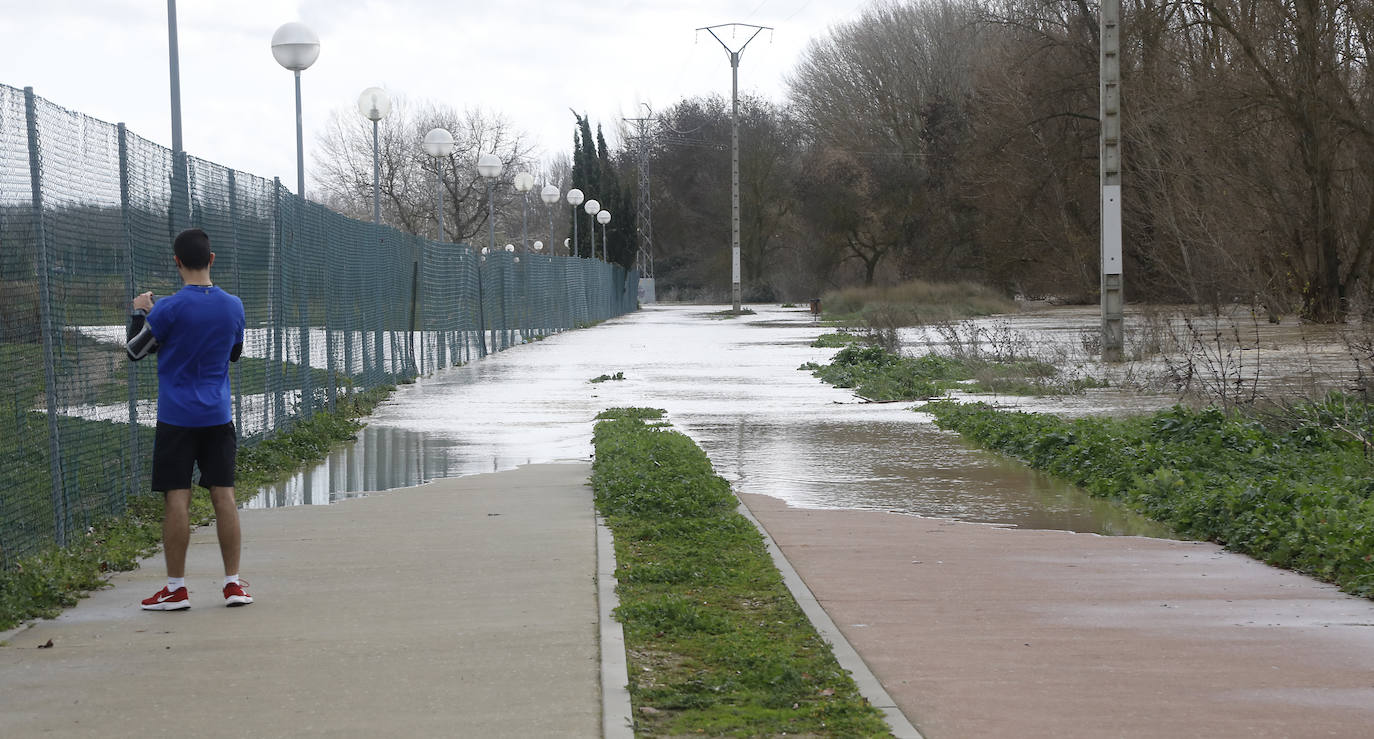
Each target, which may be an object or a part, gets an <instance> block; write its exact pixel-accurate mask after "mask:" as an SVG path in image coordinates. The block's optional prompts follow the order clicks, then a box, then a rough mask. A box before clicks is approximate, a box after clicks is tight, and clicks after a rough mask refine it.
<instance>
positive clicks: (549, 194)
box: [539, 185, 563, 256]
mask: <svg viewBox="0 0 1374 739" xmlns="http://www.w3.org/2000/svg"><path fill="white" fill-rule="evenodd" d="M539 199H540V200H543V201H544V205H547V206H549V255H550V256H552V255H553V206H555V205H557V204H558V201H559V200H562V199H563V193H561V192H559V191H558V185H544V189H542V190H540V191H539Z"/></svg>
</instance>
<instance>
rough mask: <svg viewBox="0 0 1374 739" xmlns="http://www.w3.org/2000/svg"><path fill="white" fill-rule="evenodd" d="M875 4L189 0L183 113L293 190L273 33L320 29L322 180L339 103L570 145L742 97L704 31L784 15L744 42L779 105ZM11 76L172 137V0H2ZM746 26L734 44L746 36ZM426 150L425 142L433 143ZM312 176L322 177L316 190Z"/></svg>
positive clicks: (3, 66) (287, 92)
mask: <svg viewBox="0 0 1374 739" xmlns="http://www.w3.org/2000/svg"><path fill="white" fill-rule="evenodd" d="M867 2H868V0H734V1H733V2H732V1H731V0H639V1H638V2H626V1H621V0H597V1H588V0H560V1H558V2H551V1H546V0H526V1H524V2H507V1H505V0H488V1H487V2H472V1H471V0H450V1H448V2H445V1H444V0H181V1H180V2H178V3H177V20H178V28H179V36H180V44H179V45H180V52H181V53H180V60H181V99H182V102H181V106H182V122H183V123H182V127H183V138H184V141H185V147H186V150H187V151H188V152H190V153H191V154H192V155H194V156H198V157H201V158H203V159H208V160H210V161H214V162H218V163H220V164H224V165H227V166H230V167H233V168H235V169H240V170H244V171H247V172H251V173H253V174H258V175H261V176H264V177H273V176H279V177H281V178H282V182H283V183H284V184H288V185H289V186H290V187H291V188H292V189H294V186H295V181H296V177H295V128H294V127H295V122H294V97H293V95H294V93H293V84H292V80H291V73H290V72H288V71H287V70H285V69H283V68H281V67H280V66H278V65H277V63H276V61H275V60H274V59H273V58H272V53H271V38H272V33H273V32H274V31H275V30H276V29H277V27H278V26H280V25H281V24H282V23H286V22H288V21H302V22H304V23H305V24H306V25H308V26H310V27H311V28H312V29H313V30H314V31H315V32H316V33H317V34H319V36H320V48H321V51H320V57H319V61H317V62H316V63H315V65H314V66H313V67H311V68H310V69H308V70H306V71H305V72H304V73H303V83H302V88H303V107H304V121H305V142H306V170H307V177H308V176H309V170H310V167H311V159H310V157H311V151H312V150H313V148H314V141H315V139H316V136H317V133H318V132H319V131H321V130H322V129H323V127H324V123H325V121H326V119H327V117H328V115H329V113H330V111H331V110H334V109H339V108H345V109H347V110H349V111H352V110H354V109H355V106H356V101H357V98H358V94H359V93H360V92H362V90H363V89H364V88H367V87H370V86H373V85H377V86H381V87H385V88H386V89H388V90H390V91H393V92H397V93H401V94H404V95H406V96H407V97H408V98H411V99H431V100H435V101H437V102H441V103H446V104H448V105H452V106H454V107H456V108H460V109H461V108H466V107H472V106H475V107H480V108H483V109H487V110H491V111H494V112H498V113H500V114H502V115H504V116H505V117H506V118H507V119H508V120H509V121H510V122H511V123H512V124H513V125H514V126H515V127H517V128H518V129H520V130H523V131H525V132H526V133H527V135H528V137H529V140H530V141H531V142H532V143H534V144H535V145H537V146H538V147H539V148H540V149H542V150H543V151H545V152H556V151H567V150H569V149H570V148H571V142H572V133H573V126H574V122H573V118H572V114H571V113H569V108H575V109H577V110H578V111H579V112H582V111H585V112H587V113H589V114H590V115H591V116H592V119H593V122H594V123H602V124H603V125H604V126H605V128H606V133H607V136H608V137H612V138H613V132H614V128H615V126H614V122H615V120H616V119H617V118H619V117H620V116H621V115H626V116H634V115H640V114H641V111H642V110H643V108H641V107H640V103H649V104H650V105H652V106H654V107H655V108H659V109H662V108H666V107H668V106H669V105H672V104H673V103H674V102H676V101H677V100H680V99H681V98H683V97H688V96H693V95H700V94H710V93H720V94H722V95H725V96H728V95H729V94H730V64H729V59H728V57H727V55H726V52H725V50H724V49H722V48H721V46H720V44H719V43H717V42H716V40H715V39H713V38H711V37H710V36H709V35H708V34H706V33H704V32H703V33H701V34H697V33H696V31H695V29H696V28H698V27H701V26H710V25H716V24H724V23H731V22H739V23H752V24H756V25H764V26H772V27H774V29H775V30H774V31H773V32H771V33H770V32H766V31H765V32H764V33H763V34H762V35H760V36H759V37H758V38H756V39H755V40H754V41H753V43H751V44H750V45H749V47H748V48H747V49H746V50H745V52H744V54H743V56H742V61H741V65H740V89H741V91H753V92H757V93H761V94H763V95H766V96H768V97H771V98H774V99H780V98H781V97H782V95H783V92H784V89H785V83H784V78H785V76H786V75H787V74H788V73H789V72H790V70H791V69H792V67H793V65H794V64H795V63H796V61H797V59H798V58H799V56H800V54H801V53H802V51H803V50H804V49H805V47H806V44H807V43H808V42H809V41H810V40H811V39H812V38H814V37H816V36H819V35H821V34H822V33H824V32H825V31H826V29H828V28H829V27H830V26H831V25H833V24H834V23H836V22H839V21H844V20H848V19H850V18H853V17H854V16H855V15H856V14H857V13H858V12H860V10H861V9H862V8H863V7H864V6H865V5H866V4H867ZM0 38H3V39H4V42H3V43H0V70H3V71H2V72H0V83H4V84H7V85H10V86H13V87H20V88H22V87H24V86H32V87H33V88H34V91H35V93H36V94H38V95H40V96H42V97H44V98H47V99H48V100H50V101H52V102H54V103H56V104H58V105H61V106H63V107H66V108H68V109H71V110H75V111H79V112H81V113H85V114H87V115H90V116H93V117H96V118H100V119H102V120H106V121H110V122H118V121H123V122H125V123H127V124H128V126H129V128H130V130H132V131H134V132H135V133H137V134H139V135H141V136H143V137H145V138H148V139H151V140H153V141H155V142H157V143H160V144H163V145H166V146H170V145H171V122H170V121H171V117H170V116H171V114H170V110H171V104H170V102H169V100H170V98H169V83H168V66H167V5H166V3H165V2H163V1H162V0H0ZM746 38H747V36H736V37H735V38H733V39H731V38H730V37H729V36H726V40H727V41H731V42H732V43H736V44H737V43H742V42H743V41H744V40H745V39H746ZM417 146H418V142H417ZM309 188H310V184H309V182H308V181H307V189H309Z"/></svg>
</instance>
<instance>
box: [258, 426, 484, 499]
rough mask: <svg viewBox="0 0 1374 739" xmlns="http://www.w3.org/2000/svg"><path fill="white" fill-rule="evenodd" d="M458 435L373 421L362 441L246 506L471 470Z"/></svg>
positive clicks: (346, 494)
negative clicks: (448, 436)
mask: <svg viewBox="0 0 1374 739" xmlns="http://www.w3.org/2000/svg"><path fill="white" fill-rule="evenodd" d="M472 461H473V460H472V459H470V458H468V454H467V453H466V450H465V449H464V445H463V444H462V442H461V441H460V440H458V439H453V438H445V437H443V436H439V435H433V434H427V433H424V432H420V431H410V430H406V429H401V428H396V427H394V426H368V427H365V428H363V429H362V430H361V431H359V432H358V439H357V441H355V442H353V443H351V444H348V445H346V446H343V447H341V448H339V449H338V450H336V451H335V452H334V453H332V454H330V455H329V457H328V458H327V459H325V460H324V461H323V462H321V463H319V464H318V465H315V466H314V467H312V468H310V469H308V470H305V471H304V472H301V473H299V474H297V475H296V476H295V477H293V478H291V479H290V480H288V481H287V482H284V483H282V484H279V485H272V486H269V487H266V488H263V489H262V490H261V492H259V493H258V495H257V496H256V497H254V498H253V499H252V500H250V501H248V502H247V503H246V504H244V507H245V508H278V507H281V506H296V505H327V504H329V503H333V502H336V501H339V500H344V499H347V498H356V497H358V496H360V495H365V494H367V493H369V492H375V491H379V490H390V489H392V488H398V487H406V486H409V485H419V484H421V483H424V482H428V481H430V480H434V479H436V478H441V477H453V476H457V475H460V474H465V473H468V474H470V470H469V469H468V466H469V465H470V464H471V463H472Z"/></svg>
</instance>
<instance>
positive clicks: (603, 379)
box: [587, 372, 625, 383]
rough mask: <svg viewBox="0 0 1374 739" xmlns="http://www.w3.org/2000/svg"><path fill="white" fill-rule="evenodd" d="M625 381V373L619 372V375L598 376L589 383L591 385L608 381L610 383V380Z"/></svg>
mask: <svg viewBox="0 0 1374 739" xmlns="http://www.w3.org/2000/svg"><path fill="white" fill-rule="evenodd" d="M623 379H625V373H624V372H617V373H615V374H614V375H599V376H597V377H593V378H592V379H590V380H588V381H587V382H590V383H598V382H606V381H608V380H623Z"/></svg>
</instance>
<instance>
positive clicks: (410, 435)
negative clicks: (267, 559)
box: [252, 305, 1348, 536]
mask: <svg viewBox="0 0 1374 739" xmlns="http://www.w3.org/2000/svg"><path fill="white" fill-rule="evenodd" d="M754 309H755V310H756V311H757V315H754V316H746V317H741V318H736V319H727V320H722V319H721V318H719V317H718V316H712V315H710V314H711V313H712V312H713V311H715V310H717V309H716V308H707V307H702V306H665V305H658V306H651V307H649V308H646V309H645V310H642V311H640V312H638V313H635V314H632V315H629V316H625V317H622V318H619V319H616V320H614V321H610V322H608V323H605V324H602V325H600V326H597V327H595V328H592V329H585V330H581V331H574V332H569V333H565V334H561V335H559V336H555V337H552V338H549V339H546V340H544V341H541V342H536V343H533V344H529V345H526V346H521V347H516V348H514V349H512V350H509V351H506V352H502V353H500V354H498V355H494V356H491V357H488V358H486V359H484V360H480V361H478V362H475V363H473V364H470V365H468V366H465V367H460V368H456V369H452V370H448V371H445V372H442V373H438V374H436V375H434V376H431V377H428V378H425V379H423V380H421V381H420V382H418V383H416V384H415V385H410V386H405V387H403V388H401V389H400V390H398V391H397V392H396V394H395V395H394V396H393V399H392V400H391V401H388V402H387V403H385V404H383V406H381V407H380V408H379V409H378V411H377V413H376V414H375V416H374V417H373V418H372V419H370V420H369V426H368V428H367V429H366V430H365V431H364V432H363V434H362V435H361V436H360V439H359V441H358V442H357V443H356V444H355V445H352V446H351V447H349V448H347V449H344V450H340V451H339V452H336V453H335V454H334V455H333V456H332V457H331V458H330V459H329V460H328V461H326V462H325V463H324V464H321V465H319V466H318V467H316V468H315V469H313V470H311V471H310V472H308V473H305V474H303V475H300V476H298V477H297V478H296V479H295V480H293V481H291V482H290V483H288V484H287V485H285V486H279V487H277V488H274V489H272V490H268V491H264V493H263V495H261V496H259V498H258V499H257V500H255V501H254V502H253V503H252V505H254V506H273V505H290V504H301V503H326V502H329V501H331V500H337V499H339V498H341V497H348V496H350V495H354V494H358V493H364V492H366V491H369V490H378V489H387V488H392V487H401V486H405V485H412V484H416V483H418V482H421V481H423V480H428V479H433V478H436V477H444V476H453V475H468V474H477V473H481V472H489V471H493V470H501V469H510V468H512V467H515V466H517V465H520V464H526V463H532V462H536V463H537V462H550V461H558V460H572V459H577V460H585V459H587V458H589V456H590V454H591V452H592V449H591V431H592V419H593V417H594V416H595V415H596V414H597V413H598V412H600V411H601V410H604V409H606V408H609V407H614V406H628V405H636V406H652V407H658V408H663V409H665V410H667V411H668V414H669V418H670V420H671V421H672V423H673V425H674V426H675V427H676V428H678V429H679V430H681V431H683V432H684V433H686V434H688V435H689V436H691V437H692V438H693V439H694V440H695V441H696V442H697V443H698V444H700V445H701V447H702V448H703V449H704V450H705V451H706V453H707V454H708V455H709V456H710V458H711V460H712V462H713V463H714V464H715V466H716V469H717V471H718V472H719V473H720V474H721V475H722V476H723V477H725V478H726V479H727V480H729V481H730V483H731V484H732V485H734V486H735V487H736V489H738V490H740V491H741V492H746V493H761V494H765V495H771V496H774V497H778V498H781V499H783V500H786V501H787V502H788V503H790V504H792V505H797V506H805V507H813V508H854V509H866V510H884V511H897V512H902V513H909V514H914V515H921V516H936V517H947V518H954V519H959V520H964V521H977V522H983V523H989V524H998V525H1011V526H1021V527H1027V528H1040V529H1063V530H1069V531H1081V532H1092V533H1099V534H1140V535H1151V536H1164V535H1167V532H1166V531H1164V530H1163V529H1162V528H1161V527H1159V526H1158V525H1156V524H1153V523H1151V522H1149V521H1147V520H1145V519H1142V518H1141V517H1139V516H1135V515H1132V514H1130V513H1128V512H1125V511H1123V510H1122V509H1120V508H1119V507H1117V506H1115V505H1113V504H1110V503H1107V502H1104V501H1101V500H1098V499H1094V498H1091V497H1089V496H1087V495H1086V494H1085V493H1083V492H1082V491H1080V490H1078V489H1076V488H1075V487H1073V486H1071V485H1066V484H1063V483H1061V482H1058V481H1056V480H1054V479H1052V478H1049V477H1047V476H1045V475H1042V474H1040V473H1037V472H1035V471H1033V470H1030V469H1029V468H1027V467H1025V466H1024V465H1021V464H1019V463H1017V462H1014V461H1010V460H1008V459H1006V458H1004V457H1002V456H1000V455H997V454H993V453H989V452H986V451H983V450H979V449H975V448H972V447H970V446H969V445H967V444H965V443H963V442H962V441H961V440H960V438H959V437H958V435H957V434H953V433H948V432H944V431H941V430H939V429H937V428H935V426H934V425H933V424H932V423H931V419H930V418H929V416H927V415H925V414H921V413H917V412H913V411H912V410H911V409H910V408H911V404H903V403H893V404H873V403H865V402H862V401H860V400H858V399H856V398H855V397H854V396H853V395H852V394H851V393H850V392H849V391H846V390H840V389H836V388H832V387H829V386H827V385H825V384H823V383H821V382H819V381H818V380H816V379H815V378H813V377H811V375H810V373H807V372H801V371H798V370H797V368H798V366H800V365H801V364H802V363H804V362H808V361H814V362H824V361H827V360H828V359H829V358H830V357H831V356H832V355H833V354H834V352H835V350H833V349H815V348H812V347H810V346H809V343H810V342H811V341H812V340H813V339H814V338H815V337H816V336H818V335H819V334H821V333H826V332H827V331H828V329H826V328H824V327H822V326H820V325H818V324H816V323H814V322H813V321H812V319H811V317H810V316H809V314H807V313H806V312H805V311H804V310H796V309H782V308H776V307H757V306H756V307H755V308H754ZM1096 321H1097V318H1096V313H1095V312H1094V311H1093V310H1092V309H1088V308H1063V309H1052V310H1047V311H1041V312H1036V313H1032V314H1029V315H1026V316H1016V317H1012V318H1010V319H1002V318H993V319H983V320H982V321H981V323H982V324H983V325H986V326H989V327H991V328H994V329H999V325H1000V324H999V322H1000V323H1001V324H1009V325H1010V327H1011V328H1013V329H1014V330H1015V332H1020V333H1021V334H1024V338H1023V339H1022V340H1023V341H1028V342H1032V343H1033V344H1034V345H1035V346H1036V347H1038V348H1039V349H1041V350H1043V351H1045V352H1046V353H1047V355H1053V356H1052V357H1051V358H1053V359H1054V360H1055V361H1056V362H1057V363H1060V364H1061V365H1065V364H1067V366H1075V365H1077V366H1081V367H1082V371H1083V372H1085V373H1087V374H1092V375H1094V376H1101V375H1103V374H1108V375H1113V374H1114V376H1115V378H1116V379H1115V380H1114V383H1113V384H1114V385H1115V386H1117V387H1113V388H1109V389H1105V390H1094V391H1090V392H1089V393H1087V394H1084V395H1081V396H1070V397H1067V398H1020V397H1012V396H1000V397H994V398H991V400H993V401H994V402H997V403H999V404H1002V405H1014V406H1016V407H1020V408H1024V409H1028V410H1040V411H1050V412H1057V413H1063V414H1066V415H1076V414H1082V413H1101V412H1111V413H1127V412H1147V411H1150V410H1154V409H1157V408H1160V407H1165V406H1168V405H1170V404H1172V403H1174V402H1177V399H1178V398H1177V396H1176V395H1173V394H1170V393H1166V392H1162V391H1154V392H1140V391H1134V390H1133V391H1123V390H1121V389H1118V387H1122V386H1129V385H1130V383H1128V382H1126V379H1128V378H1130V377H1144V376H1145V375H1146V374H1147V373H1148V372H1150V371H1154V370H1153V369H1151V368H1152V367H1154V364H1151V363H1135V364H1131V365H1123V366H1115V367H1102V366H1100V365H1096V364H1095V363H1093V362H1091V361H1090V360H1089V359H1088V358H1086V356H1083V352H1082V347H1081V345H1082V334H1083V332H1084V331H1085V330H1087V331H1091V330H1093V328H1094V327H1095V326H1096V325H1097V323H1096ZM1001 328H1005V327H1001ZM1263 328H1264V329H1265V330H1266V331H1269V332H1270V333H1269V334H1266V335H1265V337H1264V338H1262V339H1261V346H1262V347H1268V348H1263V349H1262V350H1263V351H1265V352H1266V353H1267V354H1269V355H1272V356H1274V357H1282V356H1289V358H1290V359H1292V358H1296V357H1297V355H1298V354H1299V352H1296V351H1294V350H1292V349H1289V350H1287V354H1286V355H1285V354H1284V351H1285V350H1283V349H1281V348H1279V347H1281V346H1283V345H1284V343H1285V339H1284V338H1283V337H1282V336H1280V335H1278V334H1279V333H1280V332H1282V331H1284V330H1289V331H1291V330H1292V329H1291V328H1288V327H1283V326H1280V327H1276V328H1272V329H1271V328H1269V327H1268V324H1265V326H1264V327H1263ZM999 330H1000V329H999ZM903 340H904V343H905V345H906V347H907V351H911V352H920V351H923V347H922V345H923V344H930V343H936V342H938V341H939V337H937V336H934V335H933V334H932V333H931V332H929V331H921V330H907V331H904V332H903ZM1287 341H1291V337H1290V338H1289V339H1288V340H1287ZM1312 345H1314V342H1311V341H1309V350H1308V351H1306V352H1305V353H1304V354H1303V357H1302V361H1304V362H1311V361H1313V360H1312V358H1313V357H1321V358H1323V360H1322V361H1327V362H1329V364H1330V366H1331V369H1332V371H1333V372H1337V371H1338V370H1339V366H1340V364H1341V352H1340V351H1337V350H1336V349H1334V348H1331V347H1332V346H1333V345H1332V344H1331V343H1330V342H1328V343H1327V344H1326V345H1325V346H1327V347H1328V349H1329V351H1328V350H1322V351H1315V350H1311V349H1310V347H1311V346H1312ZM1250 356H1253V355H1246V357H1247V358H1249V357H1250ZM1346 361H1347V362H1348V357H1346ZM1156 364H1157V363H1156ZM1263 366H1264V367H1266V368H1268V367H1271V366H1274V365H1271V364H1263ZM1264 371H1265V372H1268V373H1269V374H1268V375H1266V377H1268V376H1270V375H1272V376H1273V377H1274V378H1277V379H1278V380H1282V378H1283V377H1286V376H1288V375H1287V374H1286V372H1287V371H1286V370H1283V371H1270V370H1269V369H1265V370H1264ZM615 372H623V373H624V375H625V378H626V379H625V380H623V381H609V382H604V383H599V384H593V383H590V382H589V380H590V379H591V378H594V377H597V376H599V375H602V374H614V373H615ZM1142 384H1143V383H1142ZM980 399H984V400H988V399H989V398H987V397H986V396H980Z"/></svg>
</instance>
